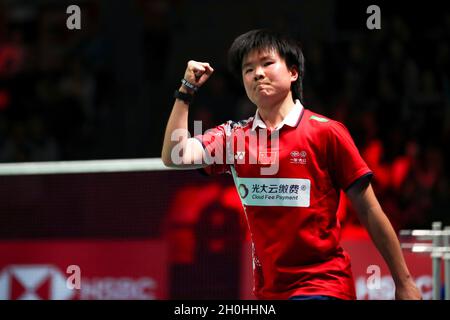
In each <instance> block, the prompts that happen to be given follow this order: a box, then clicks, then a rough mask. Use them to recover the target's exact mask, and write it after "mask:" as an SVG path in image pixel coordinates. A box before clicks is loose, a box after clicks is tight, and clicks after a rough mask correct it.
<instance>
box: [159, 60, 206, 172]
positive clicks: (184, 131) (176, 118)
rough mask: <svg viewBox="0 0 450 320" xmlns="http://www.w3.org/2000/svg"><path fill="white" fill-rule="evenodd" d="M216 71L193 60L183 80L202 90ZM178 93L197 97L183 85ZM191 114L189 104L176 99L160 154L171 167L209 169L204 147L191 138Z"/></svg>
mask: <svg viewBox="0 0 450 320" xmlns="http://www.w3.org/2000/svg"><path fill="white" fill-rule="evenodd" d="M213 71H214V69H213V68H212V67H211V66H210V65H209V63H204V62H197V61H193V60H191V61H189V62H188V64H187V67H186V71H185V73H184V79H185V80H187V81H188V82H189V83H192V84H194V85H195V86H196V87H201V86H202V85H203V83H205V82H206V80H208V78H209V77H210V76H211V74H212V73H213ZM179 91H180V92H182V93H185V94H191V95H193V94H194V91H193V90H192V89H189V88H187V87H186V86H184V85H181V87H180V88H179ZM188 114H189V104H188V103H187V102H185V101H183V100H182V99H175V103H174V105H173V108H172V112H171V114H170V117H169V120H168V122H167V127H166V132H165V135H164V143H163V147H162V151H161V159H162V161H163V163H164V164H165V165H166V166H168V167H180V168H193V169H194V168H200V167H204V166H206V164H205V161H204V157H205V152H204V149H203V147H202V145H201V144H200V143H199V142H198V141H197V140H196V139H194V138H189V132H188Z"/></svg>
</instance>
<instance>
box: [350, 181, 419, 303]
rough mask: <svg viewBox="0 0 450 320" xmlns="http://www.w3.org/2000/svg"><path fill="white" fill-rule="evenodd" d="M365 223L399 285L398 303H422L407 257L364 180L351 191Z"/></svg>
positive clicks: (352, 198) (371, 190) (396, 291)
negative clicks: (405, 301)
mask: <svg viewBox="0 0 450 320" xmlns="http://www.w3.org/2000/svg"><path fill="white" fill-rule="evenodd" d="M347 195H348V197H349V198H350V201H351V202H352V204H353V206H354V208H355V210H356V212H357V213H358V217H359V219H360V221H361V223H362V224H363V225H364V226H365V227H366V229H367V231H368V232H369V235H370V237H371V238H372V241H373V242H374V244H375V246H376V247H377V249H378V251H379V252H380V253H381V255H382V256H383V258H384V260H385V261H386V263H387V265H388V267H389V270H390V272H391V275H392V278H393V279H394V282H395V298H396V299H398V300H415V299H421V294H420V291H419V290H418V289H417V287H416V285H415V283H414V280H413V278H412V277H411V274H410V273H409V270H408V267H407V266H406V262H405V259H404V257H403V253H402V249H401V247H400V243H399V241H398V238H397V235H396V233H395V231H394V228H393V227H392V225H391V223H390V222H389V219H388V218H387V217H386V215H385V214H384V212H383V210H382V208H381V206H380V204H379V203H378V200H377V198H376V196H375V194H374V192H373V189H372V186H371V184H370V182H369V180H368V179H365V178H364V179H361V181H359V182H358V183H356V184H355V185H353V186H352V187H350V188H349V190H348V191H347Z"/></svg>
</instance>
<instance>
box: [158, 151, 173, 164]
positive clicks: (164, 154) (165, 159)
mask: <svg viewBox="0 0 450 320" xmlns="http://www.w3.org/2000/svg"><path fill="white" fill-rule="evenodd" d="M161 160H162V163H163V164H164V165H165V166H166V167H168V168H172V167H173V166H174V164H173V162H172V160H171V159H170V156H167V152H164V150H163V151H162V152H161Z"/></svg>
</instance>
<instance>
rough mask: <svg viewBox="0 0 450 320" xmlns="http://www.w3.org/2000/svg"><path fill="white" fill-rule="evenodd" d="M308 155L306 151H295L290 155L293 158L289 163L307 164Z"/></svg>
mask: <svg viewBox="0 0 450 320" xmlns="http://www.w3.org/2000/svg"><path fill="white" fill-rule="evenodd" d="M306 155H307V153H306V151H304V150H303V151H296V150H294V151H292V152H291V153H290V156H291V158H290V160H289V162H290V163H293V164H306Z"/></svg>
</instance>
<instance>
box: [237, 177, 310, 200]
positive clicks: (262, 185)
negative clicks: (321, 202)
mask: <svg viewBox="0 0 450 320" xmlns="http://www.w3.org/2000/svg"><path fill="white" fill-rule="evenodd" d="M237 182H238V185H237V188H238V192H239V195H240V197H241V200H242V203H243V204H244V205H246V206H280V207H309V204H310V194H311V181H310V180H309V179H289V178H238V179H237Z"/></svg>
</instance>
